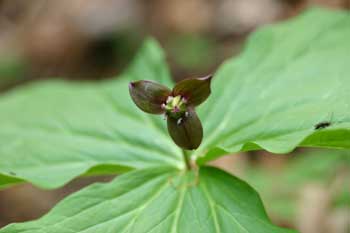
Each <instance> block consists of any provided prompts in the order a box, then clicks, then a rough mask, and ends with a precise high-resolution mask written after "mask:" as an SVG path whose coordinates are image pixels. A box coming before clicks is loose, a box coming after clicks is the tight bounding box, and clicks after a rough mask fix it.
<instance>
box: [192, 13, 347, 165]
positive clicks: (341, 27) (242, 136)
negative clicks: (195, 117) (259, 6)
mask: <svg viewBox="0 0 350 233" xmlns="http://www.w3.org/2000/svg"><path fill="white" fill-rule="evenodd" d="M349 25H350V14H349V13H348V12H346V11H328V10H324V9H318V8H316V9H311V10H309V11H307V12H306V13H304V14H302V15H301V16H298V17H296V18H295V19H292V20H290V21H287V22H284V23H281V24H278V25H273V26H268V27H265V28H263V29H261V30H258V31H257V32H256V33H254V34H253V35H252V36H251V37H250V39H249V41H248V44H247V46H246V48H245V50H244V52H243V53H242V54H241V55H240V56H239V57H238V58H235V59H232V60H230V61H228V62H226V63H225V64H224V65H223V66H222V67H221V68H220V69H219V71H218V72H217V73H216V75H215V76H214V78H213V80H212V95H211V96H210V98H209V99H208V101H207V102H206V103H205V104H204V105H203V106H201V107H200V108H199V112H198V114H199V117H200V119H201V120H202V123H203V127H204V134H205V135H204V140H203V143H202V145H201V146H200V147H199V149H198V150H197V151H196V152H195V157H201V156H204V157H201V158H200V159H199V164H203V163H205V162H207V161H209V160H212V159H215V158H217V157H219V156H221V155H223V154H227V153H233V152H237V151H248V150H256V149H261V148H262V149H265V150H268V151H270V152H274V153H287V152H290V151H292V150H293V149H294V148H296V147H297V146H307V147H332V148H350V104H349V100H350V62H349V59H350V43H349V38H350V28H349ZM320 122H330V123H331V125H330V127H328V128H324V129H319V130H315V126H316V125H317V124H318V123H320Z"/></svg>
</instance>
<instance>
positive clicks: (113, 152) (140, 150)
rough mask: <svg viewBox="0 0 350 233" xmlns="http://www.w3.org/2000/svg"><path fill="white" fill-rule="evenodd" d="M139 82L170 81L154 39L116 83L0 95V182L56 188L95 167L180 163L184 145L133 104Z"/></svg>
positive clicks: (56, 84) (52, 85) (49, 85)
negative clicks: (133, 84)
mask: <svg viewBox="0 0 350 233" xmlns="http://www.w3.org/2000/svg"><path fill="white" fill-rule="evenodd" d="M138 79H152V80H156V81H158V82H160V83H163V84H165V85H169V86H171V85H172V84H171V79H170V77H169V73H168V70H167V66H166V64H165V63H164V58H163V53H162V51H161V50H160V48H159V47H158V45H157V44H156V43H155V41H153V40H148V41H147V42H146V43H145V45H144V46H143V48H142V49H141V51H140V53H139V54H138V55H137V57H136V59H135V61H134V63H133V64H132V65H131V66H130V68H129V69H128V70H127V72H125V73H124V74H123V75H122V76H121V77H119V78H117V79H115V80H110V81H105V82H101V83H71V82H67V81H58V80H57V81H45V82H39V83H34V84H31V85H29V86H25V87H22V88H18V89H15V90H13V91H10V92H8V93H6V94H4V95H3V96H2V97H1V99H0V173H2V174H3V175H4V176H3V178H2V177H0V185H1V186H2V185H7V184H8V183H9V182H10V180H13V181H16V182H18V181H20V180H26V181H29V182H32V183H34V184H35V185H37V186H40V187H44V188H55V187H58V186H61V185H63V184H65V183H66V182H68V181H70V180H71V179H73V178H74V177H76V176H78V175H80V174H83V173H85V172H87V173H91V172H89V170H90V169H92V168H94V167H95V166H99V169H98V170H99V171H98V172H99V173H103V171H104V170H105V171H106V172H107V173H108V172H109V171H110V169H109V167H110V166H111V165H112V166H113V165H115V166H114V168H116V167H117V166H119V168H120V169H117V170H118V171H120V172H122V171H125V170H130V169H133V168H147V167H155V166H157V167H159V166H173V167H177V168H183V167H184V163H183V161H182V154H181V150H180V149H178V148H177V146H176V145H175V144H174V143H173V142H172V140H171V139H170V137H169V136H168V135H167V131H166V122H165V121H164V120H163V119H162V117H161V116H152V115H149V114H145V113H143V112H141V111H140V110H138V109H137V107H136V106H135V105H134V104H133V102H132V101H131V98H130V96H129V91H128V83H129V82H130V81H131V80H138ZM114 170H116V169H114ZM92 173H96V172H95V171H92ZM5 177H7V178H6V179H5ZM9 177H12V178H11V179H9ZM2 181H4V182H2Z"/></svg>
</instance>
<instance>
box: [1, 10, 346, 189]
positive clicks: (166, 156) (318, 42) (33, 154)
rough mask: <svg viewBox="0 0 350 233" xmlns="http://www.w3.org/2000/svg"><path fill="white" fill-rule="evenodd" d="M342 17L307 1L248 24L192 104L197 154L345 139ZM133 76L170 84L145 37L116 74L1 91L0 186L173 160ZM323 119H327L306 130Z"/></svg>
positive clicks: (48, 182) (176, 162) (46, 182)
mask: <svg viewBox="0 0 350 233" xmlns="http://www.w3.org/2000/svg"><path fill="white" fill-rule="evenodd" d="M310 22H313V23H312V27H311V26H310ZM349 25H350V15H349V14H347V13H346V12H341V11H334V12H333V11H326V10H322V9H313V10H310V11H308V12H306V13H305V14H303V15H301V16H299V17H297V18H296V19H292V20H291V21H288V22H285V23H282V24H278V25H273V26H269V27H266V28H264V29H262V30H259V31H258V32H256V33H255V34H253V36H252V37H251V38H250V39H249V41H248V44H247V46H246V49H245V50H244V52H243V53H242V54H241V55H240V56H239V57H238V58H236V59H233V60H230V61H228V62H227V63H226V64H224V65H223V66H222V67H221V68H220V69H219V71H218V72H217V74H216V75H215V76H214V78H213V81H212V95H211V96H210V97H209V98H208V100H207V101H206V102H205V104H203V105H201V106H200V107H199V108H198V115H199V117H200V119H201V121H202V123H203V127H204V139H203V142H202V145H201V146H200V147H199V149H198V150H197V151H195V152H194V154H193V155H194V157H199V164H204V163H205V162H207V161H209V160H212V159H215V158H217V157H219V156H221V155H223V154H227V153H233V152H237V151H247V150H256V149H261V148H263V149H266V150H268V151H271V152H275V153H286V152H289V151H291V150H293V149H294V148H295V147H297V146H312V147H316V146H319V147H334V148H350V130H349V129H350V104H349V99H350V62H349V61H350V60H349V58H350V43H348V38H350V27H349ZM139 79H148V80H154V81H157V82H159V83H161V84H163V85H166V86H168V87H172V86H173V84H172V82H171V79H170V77H169V72H168V69H167V66H166V63H165V61H164V55H163V52H162V51H161V49H160V48H159V47H158V45H157V44H156V43H155V42H154V41H153V40H149V41H148V42H146V43H145V45H144V46H143V48H142V49H141V51H140V53H139V54H138V55H137V57H136V59H135V61H134V63H133V64H132V65H131V66H130V68H129V69H128V70H127V72H125V73H124V74H123V75H121V76H120V77H119V78H117V79H114V80H109V81H104V82H100V83H88V82H87V83H69V82H66V81H46V82H40V83H35V84H31V85H29V86H26V87H22V88H18V89H15V90H13V91H10V92H8V93H6V94H4V95H2V96H1V98H0V173H1V174H2V175H3V177H4V179H2V178H0V186H2V185H9V180H11V179H13V180H14V182H21V181H22V180H24V181H29V182H32V183H34V184H35V185H37V186H40V187H44V188H55V187H58V186H61V185H63V184H65V183H66V182H68V181H70V180H71V179H73V178H74V177H76V176H79V175H81V174H84V173H87V174H104V172H106V173H111V169H110V168H111V167H110V166H112V167H113V169H112V170H113V171H114V172H118V171H119V172H123V171H126V170H130V169H134V168H147V167H159V166H172V167H176V168H179V169H181V168H183V167H184V166H185V165H184V163H183V161H182V158H181V156H182V155H181V150H180V149H179V148H177V146H176V145H175V144H174V143H173V142H172V140H171V139H170V137H169V135H168V133H167V132H166V129H165V128H166V123H165V121H163V120H162V119H161V117H160V116H153V115H150V114H145V113H143V112H141V111H140V110H138V109H137V107H136V106H135V105H134V104H133V103H132V101H131V98H130V96H129V93H128V83H129V82H130V81H131V80H133V81H135V80H139ZM323 121H330V122H331V126H330V127H328V128H326V129H320V130H315V125H317V124H318V123H320V122H323ZM94 167H98V171H94ZM91 169H92V170H91ZM14 174H15V175H14ZM8 177H10V178H11V179H8ZM5 178H6V179H5ZM1 180H6V182H4V183H1Z"/></svg>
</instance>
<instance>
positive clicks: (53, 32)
mask: <svg viewBox="0 0 350 233" xmlns="http://www.w3.org/2000/svg"><path fill="white" fill-rule="evenodd" d="M311 5H320V6H325V7H328V8H339V9H348V10H349V9H350V0H216V1H214V0H176V1H175V0H174V1H169V0H139V1H137V0H99V1H97V0H95V1H86V0H60V1H48V0H31V1H28V0H0V91H6V90H8V89H10V88H13V87H15V86H17V85H20V84H22V83H25V82H29V81H32V80H36V79H45V78H49V77H63V78H66V79H75V80H76V79H79V80H92V79H104V78H110V77H114V76H116V75H117V74H118V73H120V72H121V71H122V70H123V68H125V67H126V65H127V64H128V63H129V62H130V60H131V59H132V57H133V55H134V53H135V51H136V50H137V48H138V47H139V46H140V45H141V43H142V41H143V39H144V38H145V37H147V36H150V35H152V36H154V37H156V38H157V39H158V40H159V41H160V43H161V44H162V46H163V47H164V48H165V50H166V52H167V56H168V62H169V65H170V67H171V71H172V74H173V77H174V79H176V80H179V79H182V78H186V77H189V76H200V75H205V74H207V73H209V72H213V71H215V70H216V68H217V67H218V66H219V65H220V64H221V63H222V62H223V61H224V60H225V59H227V58H228V57H231V56H232V55H235V54H238V53H239V52H240V50H241V48H242V45H243V43H244V42H245V39H246V38H247V36H248V35H249V34H250V33H251V32H252V31H253V30H254V29H255V28H257V27H260V26H262V25H264V24H268V23H273V22H277V21H282V20H285V19H288V18H290V17H293V16H295V15H297V14H299V13H300V12H301V11H302V10H303V9H305V8H307V7H309V6H311ZM310 26H311V25H310ZM349 27H350V25H349ZM349 42H350V38H349ZM291 157H293V156H276V155H270V154H268V153H266V152H254V153H249V154H241V155H235V156H230V157H224V158H222V159H220V160H219V161H216V162H215V163H214V164H215V165H217V166H221V167H224V168H225V169H226V170H228V171H230V172H232V173H234V174H236V175H238V176H241V177H242V178H247V179H249V178H248V174H247V173H248V172H247V171H248V170H251V168H252V167H253V168H259V169H261V170H262V171H264V170H268V171H275V172H276V174H279V173H283V171H284V169H285V167H287V164H289V161H290V160H291ZM347 172H348V171H346V172H345V173H346V174H347V176H345V177H347V178H349V176H348V175H349V174H348V173H347ZM335 174H336V175H334V179H332V180H331V181H329V183H328V186H324V185H320V184H318V183H308V184H306V185H303V186H302V189H301V190H297V192H296V193H297V195H298V196H297V202H296V208H294V209H296V210H295V213H294V214H290V215H288V214H282V212H278V211H279V210H277V211H272V210H271V211H270V210H269V206H268V205H267V204H266V206H267V209H268V212H269V214H270V215H271V217H272V219H273V221H274V222H275V223H276V224H278V225H281V226H287V227H293V228H298V229H299V230H300V231H301V232H302V233H349V232H350V227H349V221H350V214H349V209H348V208H338V209H336V210H335V209H333V208H331V207H330V202H331V201H330V200H331V197H332V192H331V191H330V190H329V187H330V186H329V185H334V186H335V187H338V186H339V185H340V186H344V184H345V185H348V184H349V183H346V182H345V183H344V178H343V177H344V175H343V174H344V172H343V170H341V172H335ZM339 174H340V175H339ZM339 177H340V178H339ZM109 179H111V177H103V178H101V177H100V178H81V179H77V180H75V181H73V182H71V183H70V184H68V185H67V186H66V187H63V188H61V189H58V190H54V191H44V190H39V189H37V188H35V187H32V186H31V185H29V184H25V185H18V186H16V187H12V188H10V189H8V190H4V191H0V227H1V226H4V225H6V224H8V223H10V222H19V221H27V220H30V219H35V218H38V217H40V216H42V215H43V214H44V213H46V212H47V211H48V210H49V209H50V208H52V206H53V205H55V203H57V202H58V201H59V200H61V199H62V198H63V197H65V196H66V195H68V194H69V193H71V192H73V191H76V190H78V189H79V188H81V187H84V186H86V185H88V184H90V183H92V182H95V181H107V180H109ZM339 179H340V181H339ZM342 179H343V180H342ZM337 182H338V183H339V182H340V184H338V183H337ZM253 185H254V184H253ZM337 185H338V186H337ZM332 187H333V186H332ZM335 189H336V188H335ZM270 191H271V190H270ZM263 196H264V195H263ZM287 204H288V201H287ZM284 209H286V208H284ZM281 211H282V210H281ZM279 213H281V214H279Z"/></svg>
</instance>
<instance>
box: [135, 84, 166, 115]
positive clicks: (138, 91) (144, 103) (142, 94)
mask: <svg viewBox="0 0 350 233" xmlns="http://www.w3.org/2000/svg"><path fill="white" fill-rule="evenodd" d="M129 92H130V95H131V98H132V100H133V101H134V103H135V104H136V105H137V107H139V108H140V109H141V110H143V111H145V112H147V113H153V114H161V113H164V109H163V108H162V104H163V103H165V101H166V100H167V98H168V96H169V95H170V94H171V91H170V89H169V88H167V87H165V86H163V85H160V84H158V83H155V82H151V81H147V80H141V81H136V82H131V83H130V84H129Z"/></svg>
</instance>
